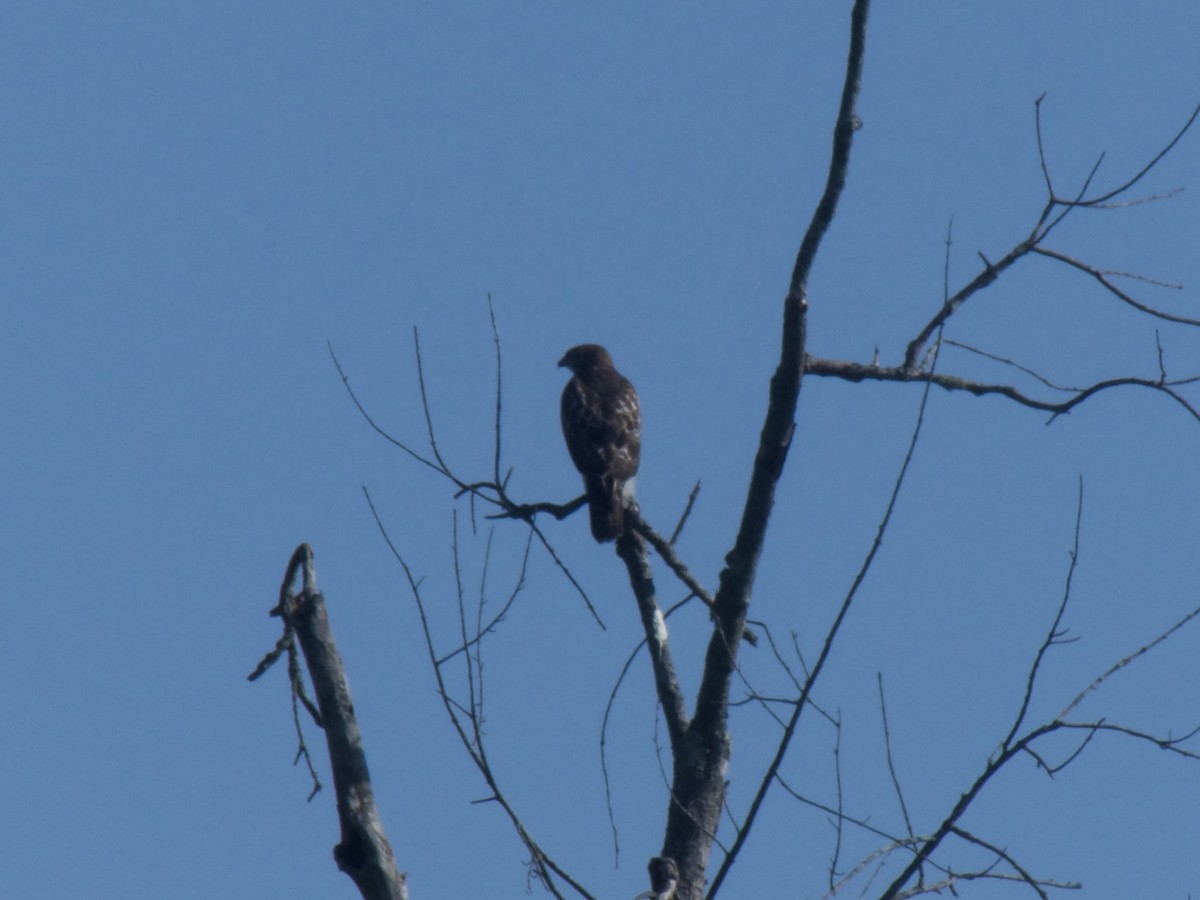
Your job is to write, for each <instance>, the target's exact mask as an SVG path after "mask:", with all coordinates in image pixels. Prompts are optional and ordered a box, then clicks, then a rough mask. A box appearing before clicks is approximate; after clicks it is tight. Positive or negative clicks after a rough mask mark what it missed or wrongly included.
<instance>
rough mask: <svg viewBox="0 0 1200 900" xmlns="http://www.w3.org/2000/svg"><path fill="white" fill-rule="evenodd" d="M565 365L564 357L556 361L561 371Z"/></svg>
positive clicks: (565, 359)
mask: <svg viewBox="0 0 1200 900" xmlns="http://www.w3.org/2000/svg"><path fill="white" fill-rule="evenodd" d="M566 364H567V358H566V357H565V356H564V357H563V358H562V359H560V360H559V361H558V367H559V368H560V369H561V368H563V367H564V366H565V365H566Z"/></svg>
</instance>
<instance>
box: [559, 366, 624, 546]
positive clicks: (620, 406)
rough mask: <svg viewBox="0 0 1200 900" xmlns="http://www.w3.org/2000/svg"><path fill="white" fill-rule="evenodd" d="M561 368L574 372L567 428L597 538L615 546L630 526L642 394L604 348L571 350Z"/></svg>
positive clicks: (565, 406) (566, 393)
mask: <svg viewBox="0 0 1200 900" xmlns="http://www.w3.org/2000/svg"><path fill="white" fill-rule="evenodd" d="M558 364H559V366H565V367H566V368H568V369H570V370H571V372H572V378H571V380H570V381H568V382H567V386H566V387H565V388H564V389H563V395H562V429H563V436H564V437H565V438H566V439H567V449H568V450H569V451H570V452H571V460H572V462H574V463H575V468H576V469H578V470H579V472H580V474H581V475H583V488H584V491H585V492H586V493H587V500H588V510H589V512H590V513H591V519H592V537H594V538H595V539H596V540H597V541H599V542H601V543H603V542H605V541H611V540H613V539H614V538H615V537H616V536H617V535H619V534H620V533H621V531H622V529H623V528H624V527H625V501H626V497H627V496H632V488H633V485H632V483H631V482H632V480H633V477H634V476H635V475H637V470H638V457H639V455H640V453H641V449H642V413H641V409H640V407H639V406H638V397H637V391H635V390H634V389H633V385H632V384H630V383H629V380H628V379H627V378H625V376H623V375H622V374H621V373H620V372H618V371H617V370H616V369H614V368H613V363H612V357H611V356H609V355H608V351H607V350H605V349H604V348H603V347H601V346H600V345H599V344H580V345H579V346H578V347H572V348H571V349H570V350H568V351H567V352H566V353H565V354H563V358H562V359H560V360H559V361H558ZM627 485H628V487H627Z"/></svg>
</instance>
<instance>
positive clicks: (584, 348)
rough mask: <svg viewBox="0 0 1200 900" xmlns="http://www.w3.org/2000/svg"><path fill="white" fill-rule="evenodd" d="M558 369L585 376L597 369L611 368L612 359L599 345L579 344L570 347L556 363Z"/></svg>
mask: <svg viewBox="0 0 1200 900" xmlns="http://www.w3.org/2000/svg"><path fill="white" fill-rule="evenodd" d="M558 365H559V367H560V368H567V369H570V370H571V371H572V372H574V373H575V374H576V375H586V374H587V373H588V372H591V371H593V370H595V369H598V368H604V367H607V368H612V357H611V356H609V355H608V351H607V350H605V349H604V348H603V347H601V346H600V345H599V344H580V345H579V346H578V347H572V348H571V349H570V350H568V351H567V352H566V353H564V354H563V358H562V359H560V360H559V361H558Z"/></svg>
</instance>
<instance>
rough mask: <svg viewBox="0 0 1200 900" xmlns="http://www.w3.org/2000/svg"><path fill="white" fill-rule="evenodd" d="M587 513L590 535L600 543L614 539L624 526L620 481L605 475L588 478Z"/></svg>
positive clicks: (622, 496)
mask: <svg viewBox="0 0 1200 900" xmlns="http://www.w3.org/2000/svg"><path fill="white" fill-rule="evenodd" d="M587 496H588V514H589V515H590V516H591V520H592V537H594V538H595V539H596V540H597V541H599V542H600V543H604V542H605V541H612V540H615V539H616V537H617V535H619V534H620V533H621V530H622V529H623V528H624V527H625V502H624V501H625V497H624V493H623V486H622V484H621V482H619V481H617V480H615V479H613V478H607V477H603V476H602V477H600V478H596V479H595V480H594V481H593V480H591V479H589V480H588V485H587Z"/></svg>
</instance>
